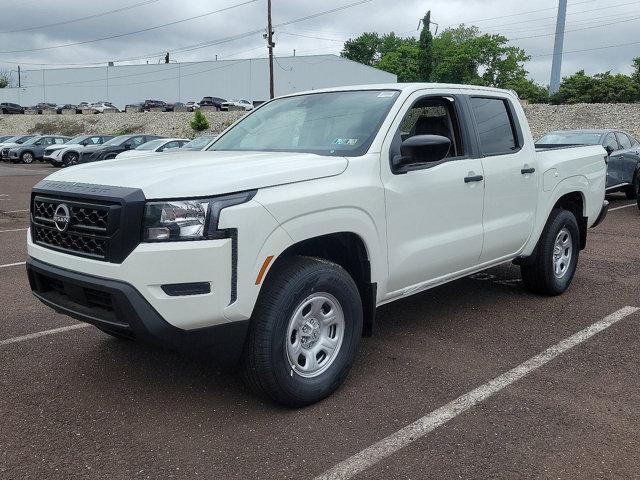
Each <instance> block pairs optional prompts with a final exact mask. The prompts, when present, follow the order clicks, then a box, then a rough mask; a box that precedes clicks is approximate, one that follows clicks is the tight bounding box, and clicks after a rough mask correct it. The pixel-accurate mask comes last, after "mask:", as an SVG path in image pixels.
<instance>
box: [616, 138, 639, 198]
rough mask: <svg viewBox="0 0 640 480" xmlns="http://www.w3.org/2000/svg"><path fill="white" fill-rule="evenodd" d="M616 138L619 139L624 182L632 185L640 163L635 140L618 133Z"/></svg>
mask: <svg viewBox="0 0 640 480" xmlns="http://www.w3.org/2000/svg"><path fill="white" fill-rule="evenodd" d="M616 137H618V143H619V144H620V155H622V181H623V182H624V183H628V184H629V185H631V184H633V176H634V174H635V171H636V168H637V166H638V162H639V161H640V155H638V147H637V146H634V145H633V140H631V138H630V137H629V136H628V135H627V134H626V133H624V132H616Z"/></svg>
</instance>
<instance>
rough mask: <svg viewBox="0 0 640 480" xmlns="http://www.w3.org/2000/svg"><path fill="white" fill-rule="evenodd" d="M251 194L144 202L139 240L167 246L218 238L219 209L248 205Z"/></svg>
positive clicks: (253, 191)
mask: <svg viewBox="0 0 640 480" xmlns="http://www.w3.org/2000/svg"><path fill="white" fill-rule="evenodd" d="M255 193H256V191H255V190H252V191H250V192H242V193H234V194H232V195H224V196H221V197H215V198H205V199H193V200H166V201H161V202H148V203H147V204H146V206H145V210H144V228H143V234H142V239H143V241H145V242H160V241H165V242H167V241H168V242H171V241H178V240H207V239H211V238H219V235H217V232H218V220H219V218H220V212H221V211H222V209H223V208H225V207H230V206H233V205H239V204H241V203H245V202H248V201H249V200H251V199H252V198H253V196H254V195H255Z"/></svg>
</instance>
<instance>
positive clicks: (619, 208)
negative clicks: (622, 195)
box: [609, 203, 637, 212]
mask: <svg viewBox="0 0 640 480" xmlns="http://www.w3.org/2000/svg"><path fill="white" fill-rule="evenodd" d="M636 205H637V203H630V204H629V205H622V206H621V207H616V208H610V209H609V211H610V212H615V211H616V210H621V209H623V208H629V207H635V206H636Z"/></svg>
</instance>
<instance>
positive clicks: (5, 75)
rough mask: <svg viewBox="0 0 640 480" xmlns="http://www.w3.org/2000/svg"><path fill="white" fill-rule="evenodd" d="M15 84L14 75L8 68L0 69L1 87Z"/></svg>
mask: <svg viewBox="0 0 640 480" xmlns="http://www.w3.org/2000/svg"><path fill="white" fill-rule="evenodd" d="M11 86H13V77H12V76H11V73H10V72H8V71H6V70H0V88H7V87H11Z"/></svg>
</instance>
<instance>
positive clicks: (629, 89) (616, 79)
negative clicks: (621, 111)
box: [591, 72, 640, 103]
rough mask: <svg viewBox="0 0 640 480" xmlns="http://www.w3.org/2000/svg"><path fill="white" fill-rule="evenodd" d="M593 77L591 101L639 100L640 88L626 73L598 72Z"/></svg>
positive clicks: (629, 101) (628, 101)
mask: <svg viewBox="0 0 640 480" xmlns="http://www.w3.org/2000/svg"><path fill="white" fill-rule="evenodd" d="M593 78H594V80H595V85H594V89H593V92H592V94H591V102H593V103H632V102H635V101H637V100H640V88H639V86H638V85H637V84H636V83H635V82H634V81H633V79H632V78H631V77H630V76H628V75H623V74H617V75H611V72H605V73H598V74H596V75H594V77H593Z"/></svg>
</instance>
